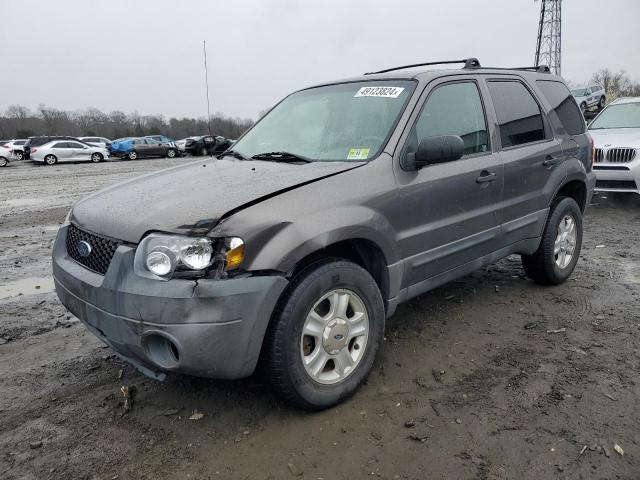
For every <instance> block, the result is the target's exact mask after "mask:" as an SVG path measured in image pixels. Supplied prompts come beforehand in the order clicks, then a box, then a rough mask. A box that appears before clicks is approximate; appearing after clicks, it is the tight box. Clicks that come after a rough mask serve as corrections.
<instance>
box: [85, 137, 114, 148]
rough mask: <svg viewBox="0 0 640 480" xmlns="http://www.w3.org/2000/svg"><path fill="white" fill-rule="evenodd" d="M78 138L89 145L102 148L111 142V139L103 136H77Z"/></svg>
mask: <svg viewBox="0 0 640 480" xmlns="http://www.w3.org/2000/svg"><path fill="white" fill-rule="evenodd" d="M78 140H82V141H83V142H85V143H88V144H89V145H93V146H95V147H102V148H107V146H108V145H109V144H110V143H111V140H109V139H108V138H104V137H78Z"/></svg>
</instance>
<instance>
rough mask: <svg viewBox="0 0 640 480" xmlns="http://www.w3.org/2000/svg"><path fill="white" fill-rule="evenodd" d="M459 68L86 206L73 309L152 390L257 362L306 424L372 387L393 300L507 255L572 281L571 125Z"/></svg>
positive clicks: (553, 96) (68, 302)
mask: <svg viewBox="0 0 640 480" xmlns="http://www.w3.org/2000/svg"><path fill="white" fill-rule="evenodd" d="M440 63H457V62H440ZM461 63H464V66H463V68H459V69H447V70H430V69H425V68H424V67H425V66H427V65H431V64H422V65H412V66H411V67H412V68H408V67H399V68H394V69H388V70H383V71H381V72H375V73H372V74H365V75H363V76H360V77H357V78H352V79H347V80H341V81H336V82H331V83H326V84H322V85H318V86H315V87H312V88H306V89H303V90H300V91H298V92H295V93H293V94H291V95H289V96H288V97H286V98H285V99H284V100H282V101H281V102H280V103H279V104H277V105H276V106H275V107H274V108H273V109H272V110H271V111H270V112H268V114H266V115H265V116H264V117H263V118H262V119H261V120H260V121H259V122H258V123H257V124H256V125H255V126H253V127H252V128H251V129H250V130H249V131H247V132H246V133H245V134H244V135H243V136H242V137H241V138H240V139H239V140H238V141H237V142H236V143H235V144H234V145H233V147H232V149H229V150H227V151H225V152H223V153H221V154H220V155H219V156H218V158H217V159H216V158H212V159H207V160H204V161H203V160H200V161H198V162H195V163H191V164H187V165H182V166H178V167H175V168H171V169H168V170H164V171H161V172H156V173H152V174H149V175H146V176H143V177H140V178H137V179H133V180H129V181H127V182H124V183H121V184H119V185H116V186H112V187H110V188H107V189H105V190H102V191H100V192H97V193H95V194H93V195H91V196H89V197H87V198H85V199H84V200H81V201H79V202H78V203H77V204H76V205H74V207H73V208H72V210H71V211H70V212H69V216H68V218H67V220H66V221H65V224H64V225H63V226H62V227H61V228H60V231H59V233H58V235H57V240H56V242H55V246H54V250H53V274H54V278H55V286H56V291H57V293H58V296H59V297H60V299H61V301H62V303H63V304H64V305H65V306H66V307H67V308H68V309H69V310H70V311H71V312H72V313H73V314H74V315H76V316H77V317H78V318H79V319H80V320H81V321H82V322H83V323H84V324H85V325H86V326H87V328H88V329H89V330H91V332H93V333H94V334H95V335H97V336H98V337H99V338H100V339H102V340H103V341H104V342H105V343H107V344H108V345H110V346H111V347H113V349H114V350H115V351H116V352H117V353H118V354H119V355H120V356H121V357H122V358H124V359H126V360H127V361H129V362H130V363H132V364H133V365H134V366H136V367H137V368H138V369H139V370H140V371H142V372H144V373H145V374H147V375H149V376H152V377H154V378H158V379H162V378H163V377H164V376H165V374H166V372H182V373H187V374H192V375H199V376H204V377H213V378H239V377H244V376H248V375H250V374H252V372H254V370H256V368H257V367H258V366H259V367H260V369H261V370H263V371H264V373H265V374H266V376H267V378H268V379H269V381H270V383H271V384H272V385H273V387H274V389H275V390H276V391H277V392H278V393H279V394H280V395H281V396H282V397H283V398H284V399H285V400H287V401H288V402H290V403H292V404H294V405H297V406H299V407H302V408H306V409H311V410H313V409H322V408H326V407H328V406H331V405H334V404H336V403H338V402H340V401H342V400H344V399H345V398H347V397H348V396H349V395H351V394H352V393H353V392H354V391H355V390H356V389H357V388H358V386H359V385H360V384H362V382H363V381H364V380H365V379H366V377H367V375H368V374H369V372H370V371H371V369H372V366H373V363H374V359H375V357H376V355H377V353H378V351H379V350H380V347H381V345H382V341H383V334H384V326H385V319H386V318H388V317H389V316H391V315H392V314H393V313H394V311H395V310H396V307H397V306H398V304H400V303H402V302H404V301H406V300H408V299H410V298H412V297H415V296H416V295H419V294H422V293H424V292H426V291H428V290H430V289H432V288H434V287H436V286H438V285H441V284H444V283H446V282H449V281H451V280H452V279H454V278H457V277H460V276H462V275H465V274H467V273H469V272H471V271H472V270H474V269H477V268H479V267H482V266H483V265H486V264H489V263H491V262H494V261H496V260H498V259H500V258H502V257H505V256H507V255H511V254H520V255H521V256H522V263H523V267H524V270H525V272H526V273H527V274H528V275H529V276H530V277H531V278H532V279H533V280H535V281H536V282H538V283H541V284H551V285H553V284H559V283H561V282H563V281H564V280H566V279H567V277H568V276H569V275H570V274H571V272H572V271H573V269H574V267H575V265H576V262H577V261H578V257H579V253H580V247H581V243H582V213H583V211H584V209H585V207H586V206H587V204H588V203H589V199H590V197H591V195H592V191H593V188H594V183H595V177H594V174H593V172H592V171H591V167H592V161H593V145H592V143H591V140H590V137H589V135H588V134H587V133H586V128H585V123H584V120H583V118H582V115H581V114H580V109H579V107H578V105H577V104H576V102H575V100H574V99H573V97H572V96H571V93H570V91H569V90H568V89H567V87H566V85H565V84H564V83H563V81H562V80H561V79H560V78H559V77H556V76H553V75H551V74H550V73H548V69H546V68H543V67H538V68H529V69H498V68H482V67H481V66H480V63H479V62H478V61H477V60H476V59H469V60H466V61H461Z"/></svg>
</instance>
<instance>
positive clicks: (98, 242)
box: [66, 225, 122, 275]
mask: <svg viewBox="0 0 640 480" xmlns="http://www.w3.org/2000/svg"><path fill="white" fill-rule="evenodd" d="M83 241H84V242H87V243H88V244H89V245H90V246H91V252H90V253H89V255H87V256H84V257H83V256H82V255H80V252H79V251H78V247H79V244H80V242H83ZM121 244H122V242H119V241H118V240H113V239H111V238H106V237H101V236H99V235H94V234H93V233H89V232H85V231H84V230H80V229H79V228H78V227H76V226H75V225H70V226H69V229H68V230H67V239H66V245H67V253H68V254H69V256H70V257H71V258H73V259H74V260H75V261H76V262H78V263H79V264H80V265H82V266H84V267H86V268H88V269H89V270H92V271H94V272H96V273H99V274H101V275H104V274H105V273H107V270H108V269H109V264H110V263H111V259H112V258H113V254H114V253H116V250H117V248H118V247H119V246H120V245H121Z"/></svg>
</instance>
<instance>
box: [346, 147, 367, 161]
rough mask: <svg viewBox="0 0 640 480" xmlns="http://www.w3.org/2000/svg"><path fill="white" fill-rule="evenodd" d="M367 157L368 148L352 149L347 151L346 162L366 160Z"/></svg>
mask: <svg viewBox="0 0 640 480" xmlns="http://www.w3.org/2000/svg"><path fill="white" fill-rule="evenodd" d="M368 157H369V149H368V148H352V149H350V150H349V155H347V160H366V159H367V158H368Z"/></svg>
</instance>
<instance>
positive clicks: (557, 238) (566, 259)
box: [522, 197, 582, 285]
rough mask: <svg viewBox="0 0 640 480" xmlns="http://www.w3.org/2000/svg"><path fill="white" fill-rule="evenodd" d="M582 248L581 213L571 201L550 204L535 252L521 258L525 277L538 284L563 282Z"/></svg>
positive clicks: (571, 199)
mask: <svg viewBox="0 0 640 480" xmlns="http://www.w3.org/2000/svg"><path fill="white" fill-rule="evenodd" d="M581 247H582V212H581V211H580V207H578V204H577V203H576V201H575V200H574V199H573V198H568V197H560V198H558V199H557V200H556V201H555V202H554V203H553V205H552V207H551V210H550V212H549V218H548V219H547V224H546V225H545V228H544V232H543V234H542V240H541V242H540V246H539V247H538V250H536V252H535V253H534V254H533V255H522V266H523V267H524V271H525V272H526V274H527V275H528V276H529V277H530V278H531V279H533V280H534V281H535V282H536V283H539V284H541V285H558V284H560V283H562V282H564V281H565V280H566V279H567V278H569V276H570V275H571V273H572V272H573V269H574V268H575V266H576V263H577V262H578V257H579V256H580V249H581Z"/></svg>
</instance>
